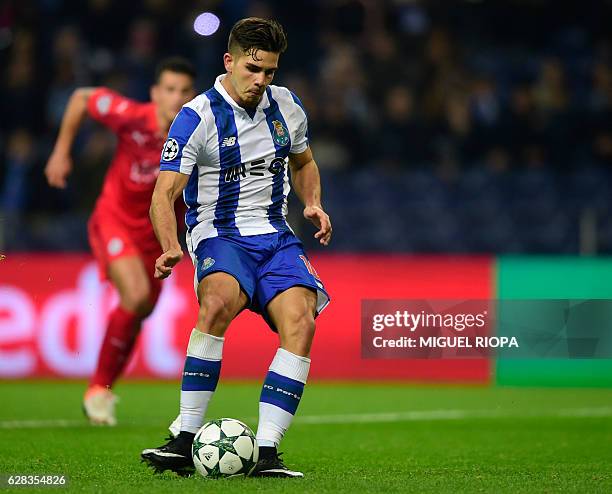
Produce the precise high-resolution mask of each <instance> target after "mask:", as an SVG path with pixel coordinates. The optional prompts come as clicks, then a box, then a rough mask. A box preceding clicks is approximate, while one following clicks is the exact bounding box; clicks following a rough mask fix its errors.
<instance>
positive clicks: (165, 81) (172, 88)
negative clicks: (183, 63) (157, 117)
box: [151, 70, 195, 121]
mask: <svg viewBox="0 0 612 494" xmlns="http://www.w3.org/2000/svg"><path fill="white" fill-rule="evenodd" d="M194 96H195V91H194V88H193V79H192V78H191V77H190V76H188V75H187V74H179V73H178V72H171V71H169V70H167V71H165V72H162V74H161V76H160V77H159V82H158V83H157V84H155V85H154V86H153V87H152V88H151V101H153V102H154V103H155V104H156V105H157V107H158V109H159V113H160V114H161V115H162V116H163V117H164V118H165V119H166V120H169V121H172V120H174V117H176V114H177V113H178V112H179V111H180V109H181V107H182V106H183V105H184V104H185V103H187V102H188V101H190V100H192V99H193V97H194Z"/></svg>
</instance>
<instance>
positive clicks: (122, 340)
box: [45, 58, 195, 425]
mask: <svg viewBox="0 0 612 494" xmlns="http://www.w3.org/2000/svg"><path fill="white" fill-rule="evenodd" d="M194 82H195V69H194V68H193V66H192V65H191V64H190V63H189V62H188V61H186V60H183V59H181V58H170V59H167V60H165V61H163V62H161V63H160V65H159V66H158V68H157V72H156V76H155V84H154V85H153V86H152V87H151V91H150V94H151V102H150V103H140V102H137V101H134V100H131V99H128V98H125V97H124V96H121V95H120V94H118V93H116V92H114V91H111V90H110V89H107V88H103V87H100V88H80V89H77V90H76V91H75V92H74V93H73V95H72V96H71V98H70V100H69V102H68V105H67V107H66V111H65V113H64V116H63V119H62V124H61V127H60V131H59V135H58V137H57V141H56V143H55V148H54V150H53V153H52V154H51V157H50V158H49V161H48V163H47V166H46V168H45V175H46V177H47V180H48V182H49V184H50V185H51V186H53V187H58V188H64V187H66V178H67V177H68V175H69V174H70V172H71V170H72V159H71V158H70V149H71V147H72V143H73V142H74V139H75V137H76V135H77V133H78V130H79V127H80V125H81V123H82V122H83V120H84V118H85V116H86V115H89V116H90V117H92V118H93V119H94V120H97V121H99V122H100V123H102V124H103V125H105V126H107V127H108V128H110V129H111V130H112V131H113V132H114V133H115V134H116V136H117V149H116V151H115V155H114V158H113V161H112V163H111V164H110V167H109V169H108V171H107V173H106V178H105V180H104V186H103V188H102V193H101V194H100V197H99V198H98V200H97V202H96V206H95V209H94V212H93V214H92V215H91V218H90V220H89V224H88V230H89V242H90V245H91V248H92V251H93V254H94V256H95V257H96V260H97V261H98V265H99V267H100V271H101V273H102V275H103V276H104V277H106V278H108V279H109V280H110V281H111V283H112V284H113V285H114V286H115V288H116V289H117V291H118V292H119V298H120V302H119V305H118V307H116V308H115V309H114V310H113V311H112V312H111V314H110V317H109V320H108V325H107V328H106V333H105V336H104V340H103V342H102V347H101V349H100V355H99V357H98V365H97V369H96V372H95V374H94V375H93V377H92V378H91V381H90V383H89V387H88V389H87V391H86V392H85V397H84V400H83V409H84V411H85V414H86V415H87V417H88V418H89V420H90V422H92V423H95V424H106V425H115V424H116V418H115V402H116V396H115V395H114V394H113V392H112V391H111V387H112V386H113V384H114V382H115V381H116V380H117V378H118V376H119V375H120V374H121V371H122V370H123V368H124V366H125V364H126V362H127V360H128V358H129V356H130V353H131V351H132V348H133V347H134V344H135V342H136V338H137V336H138V333H139V330H140V327H141V324H142V321H143V320H144V319H145V318H146V317H147V316H148V315H149V314H151V312H152V311H153V308H154V307H155V303H156V302H157V299H158V297H159V293H160V291H161V283H160V280H159V279H156V278H155V277H154V276H153V275H154V268H155V260H156V259H157V257H159V255H160V254H161V248H160V246H159V243H158V241H157V239H156V238H155V234H154V232H153V227H152V226H151V222H150V220H149V206H150V204H151V195H152V193H153V189H154V187H155V181H156V179H157V175H158V174H159V160H160V154H161V149H162V147H163V144H164V141H165V140H166V136H167V134H168V129H169V128H170V124H171V123H172V121H173V120H174V117H175V116H176V114H177V113H178V112H179V110H180V109H181V107H182V106H183V104H185V103H187V102H188V101H189V100H191V99H192V98H193V97H194V95H195V92H194Z"/></svg>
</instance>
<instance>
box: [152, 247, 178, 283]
mask: <svg viewBox="0 0 612 494" xmlns="http://www.w3.org/2000/svg"><path fill="white" fill-rule="evenodd" d="M182 258H183V251H182V250H180V249H171V250H168V251H166V252H164V253H163V254H162V255H161V256H159V257H158V258H157V260H156V261H155V277H156V278H157V279H160V280H163V279H164V278H167V277H168V276H170V275H171V274H172V268H173V267H174V266H176V265H177V264H178V262H179V261H180V260H181V259H182Z"/></svg>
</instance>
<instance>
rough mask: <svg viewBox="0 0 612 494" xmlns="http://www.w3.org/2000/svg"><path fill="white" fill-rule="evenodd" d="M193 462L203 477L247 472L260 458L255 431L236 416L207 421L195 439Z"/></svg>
mask: <svg viewBox="0 0 612 494" xmlns="http://www.w3.org/2000/svg"><path fill="white" fill-rule="evenodd" d="M192 454H193V464H194V465H195V468H196V470H197V471H198V472H199V473H200V475H203V476H204V477H210V478H218V477H229V476H233V475H248V474H249V473H250V472H251V470H253V468H254V467H255V464H256V463H257V460H258V458H259V446H257V440H256V439H255V434H253V431H251V429H249V427H248V426H247V425H246V424H244V423H242V422H240V420H236V419H228V418H223V419H217V420H211V421H210V422H207V423H205V424H204V425H203V426H202V427H201V428H200V430H199V431H198V432H197V433H196V435H195V437H194V438H193V446H192Z"/></svg>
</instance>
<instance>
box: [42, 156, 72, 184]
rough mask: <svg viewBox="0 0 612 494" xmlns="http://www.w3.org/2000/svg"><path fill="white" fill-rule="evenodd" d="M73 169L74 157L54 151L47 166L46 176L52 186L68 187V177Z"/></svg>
mask: <svg viewBox="0 0 612 494" xmlns="http://www.w3.org/2000/svg"><path fill="white" fill-rule="evenodd" d="M71 171H72V158H71V157H70V156H69V155H68V154H64V153H57V152H54V153H53V154H52V155H51V156H50V157H49V161H47V166H45V176H46V177H47V182H49V185H50V186H51V187H56V188H58V189H65V188H66V178H67V177H68V175H69V174H70V172H71Z"/></svg>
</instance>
